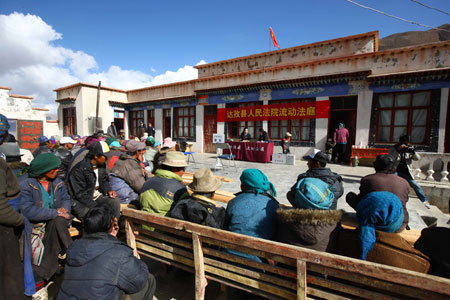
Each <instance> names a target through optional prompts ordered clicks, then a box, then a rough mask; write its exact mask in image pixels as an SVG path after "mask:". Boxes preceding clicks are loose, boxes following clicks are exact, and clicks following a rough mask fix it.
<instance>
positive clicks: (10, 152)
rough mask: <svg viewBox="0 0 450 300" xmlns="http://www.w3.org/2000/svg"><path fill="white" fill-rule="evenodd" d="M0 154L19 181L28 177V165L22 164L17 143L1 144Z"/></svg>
mask: <svg viewBox="0 0 450 300" xmlns="http://www.w3.org/2000/svg"><path fill="white" fill-rule="evenodd" d="M0 153H3V154H4V156H5V157H4V159H5V160H6V162H7V163H8V166H9V167H10V168H11V170H12V171H13V173H14V175H16V177H17V178H18V179H19V180H20V179H21V178H26V177H27V176H28V174H27V172H26V167H27V166H28V164H27V163H25V162H22V156H23V154H20V148H19V145H18V144H17V143H3V144H2V145H0ZM0 156H1V155H0Z"/></svg>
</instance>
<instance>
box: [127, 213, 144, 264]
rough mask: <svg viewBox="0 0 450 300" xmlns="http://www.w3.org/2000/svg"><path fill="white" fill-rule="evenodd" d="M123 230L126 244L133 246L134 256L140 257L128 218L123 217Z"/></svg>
mask: <svg viewBox="0 0 450 300" xmlns="http://www.w3.org/2000/svg"><path fill="white" fill-rule="evenodd" d="M125 232H126V236H127V244H128V246H130V247H131V248H133V255H134V256H135V257H136V258H138V259H140V258H141V257H140V256H139V253H138V252H137V248H136V239H135V237H134V231H133V226H131V223H130V221H129V220H128V218H125Z"/></svg>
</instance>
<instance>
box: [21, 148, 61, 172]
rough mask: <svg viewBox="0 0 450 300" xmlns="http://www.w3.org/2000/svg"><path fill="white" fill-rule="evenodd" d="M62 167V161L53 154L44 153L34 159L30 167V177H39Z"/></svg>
mask: <svg viewBox="0 0 450 300" xmlns="http://www.w3.org/2000/svg"><path fill="white" fill-rule="evenodd" d="M60 165H61V160H59V158H58V157H56V155H55V154H53V153H42V154H39V155H38V156H37V157H36V158H35V159H33V160H32V161H31V163H30V166H29V167H28V175H29V176H30V177H34V178H36V177H39V176H41V175H42V174H45V173H47V172H48V171H50V170H53V169H56V168H58V167H59V166H60Z"/></svg>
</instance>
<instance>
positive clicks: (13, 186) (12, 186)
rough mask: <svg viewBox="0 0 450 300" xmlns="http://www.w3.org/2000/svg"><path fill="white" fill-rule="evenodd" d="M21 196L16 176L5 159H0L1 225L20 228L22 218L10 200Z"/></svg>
mask: <svg viewBox="0 0 450 300" xmlns="http://www.w3.org/2000/svg"><path fill="white" fill-rule="evenodd" d="M19 195H20V186H19V182H18V181H17V178H16V176H15V175H14V173H13V172H12V170H11V168H10V167H8V164H7V163H6V161H5V160H4V159H3V158H0V224H1V225H6V226H19V225H21V224H22V223H23V218H22V216H21V215H20V214H19V213H18V212H16V211H15V210H14V208H12V207H11V205H10V204H9V203H8V201H9V200H11V199H13V198H16V197H17V196H19Z"/></svg>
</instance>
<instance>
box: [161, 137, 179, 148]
mask: <svg viewBox="0 0 450 300" xmlns="http://www.w3.org/2000/svg"><path fill="white" fill-rule="evenodd" d="M176 144H177V143H176V142H174V141H172V138H170V137H166V138H165V139H164V143H163V147H168V148H173V147H175V145H176Z"/></svg>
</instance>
